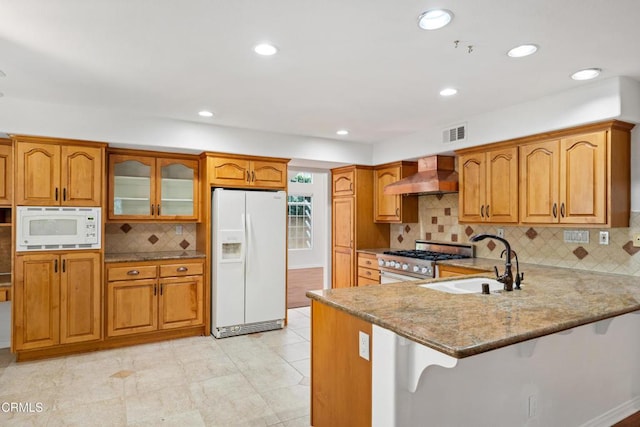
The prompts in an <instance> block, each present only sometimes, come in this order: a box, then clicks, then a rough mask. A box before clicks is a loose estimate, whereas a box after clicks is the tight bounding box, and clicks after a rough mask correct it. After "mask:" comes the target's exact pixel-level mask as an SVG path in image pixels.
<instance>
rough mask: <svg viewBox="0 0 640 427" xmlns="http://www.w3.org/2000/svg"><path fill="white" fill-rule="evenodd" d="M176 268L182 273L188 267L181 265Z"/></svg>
mask: <svg viewBox="0 0 640 427" xmlns="http://www.w3.org/2000/svg"><path fill="white" fill-rule="evenodd" d="M176 270H177V271H178V272H180V273H184V272H185V271H188V270H189V269H188V268H187V267H184V266H182V267H178V268H177V269H176Z"/></svg>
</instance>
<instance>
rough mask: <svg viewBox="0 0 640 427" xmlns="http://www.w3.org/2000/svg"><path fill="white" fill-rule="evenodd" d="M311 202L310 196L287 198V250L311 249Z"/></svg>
mask: <svg viewBox="0 0 640 427" xmlns="http://www.w3.org/2000/svg"><path fill="white" fill-rule="evenodd" d="M311 200H312V197H311V196H302V195H291V196H289V197H288V216H289V249H311V247H312V245H313V238H312V237H313V233H312V231H313V230H312V228H311Z"/></svg>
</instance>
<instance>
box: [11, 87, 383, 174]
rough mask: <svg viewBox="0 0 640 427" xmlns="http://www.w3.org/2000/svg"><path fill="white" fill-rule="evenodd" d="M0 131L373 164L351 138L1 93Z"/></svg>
mask: <svg viewBox="0 0 640 427" xmlns="http://www.w3.org/2000/svg"><path fill="white" fill-rule="evenodd" d="M0 132H4V133H7V134H26V135H40V136H50V137H61V138H72V139H84V140H90V141H101V142H108V143H110V144H112V145H116V146H123V147H133V146H135V147H137V148H140V149H148V150H164V151H185V152H193V153H200V152H202V151H220V152H225V153H240V154H252V155H256V156H272V157H285V158H291V159H309V160H313V161H318V162H323V161H324V162H340V163H342V164H349V163H360V164H371V152H372V147H371V145H370V144H362V143H355V142H348V141H338V140H331V139H322V138H313V137H308V136H297V135H285V134H278V133H273V132H260V131H253V130H247V129H238V128H230V127H223V126H215V125H209V124H204V123H199V122H188V121H180V120H169V119H162V118H158V117H152V116H145V115H140V114H135V113H129V114H127V113H121V112H114V111H109V110H104V109H99V108H93V107H73V106H67V105H54V104H44V103H39V102H33V101H27V100H18V99H12V98H9V97H5V98H2V102H0Z"/></svg>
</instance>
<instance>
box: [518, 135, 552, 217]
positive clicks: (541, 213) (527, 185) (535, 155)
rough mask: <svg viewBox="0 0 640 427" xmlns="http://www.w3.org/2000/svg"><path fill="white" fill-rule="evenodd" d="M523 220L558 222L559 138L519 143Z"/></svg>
mask: <svg viewBox="0 0 640 427" xmlns="http://www.w3.org/2000/svg"><path fill="white" fill-rule="evenodd" d="M520 182H521V186H520V222H523V223H534V224H536V223H537V224H551V223H557V222H558V215H559V213H560V212H559V209H560V206H559V200H560V199H559V194H558V193H559V184H558V183H559V182H560V141H559V140H553V141H543V142H538V143H535V144H529V145H525V146H522V147H520Z"/></svg>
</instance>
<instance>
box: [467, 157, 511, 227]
mask: <svg viewBox="0 0 640 427" xmlns="http://www.w3.org/2000/svg"><path fill="white" fill-rule="evenodd" d="M459 168H460V172H459V177H460V193H459V195H458V198H459V206H458V209H459V220H460V222H492V223H516V222H518V148H517V147H511V148H505V149H501V150H492V151H488V152H480V153H470V154H464V155H461V156H460V157H459Z"/></svg>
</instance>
